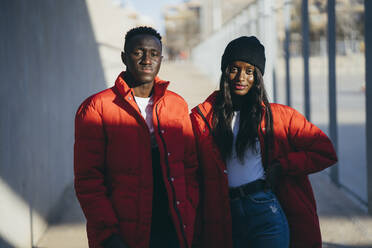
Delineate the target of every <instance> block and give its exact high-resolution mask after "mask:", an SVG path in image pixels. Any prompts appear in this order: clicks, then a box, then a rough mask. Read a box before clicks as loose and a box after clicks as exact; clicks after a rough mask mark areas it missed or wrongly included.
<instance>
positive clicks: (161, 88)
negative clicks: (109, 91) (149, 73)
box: [115, 71, 169, 102]
mask: <svg viewBox="0 0 372 248" xmlns="http://www.w3.org/2000/svg"><path fill="white" fill-rule="evenodd" d="M126 73H127V72H125V71H123V72H121V73H120V74H119V76H118V77H117V79H116V81H115V87H116V88H117V89H118V91H119V93H120V94H121V95H122V96H123V98H124V99H125V100H130V98H131V96H132V95H134V93H133V89H132V88H131V87H129V85H128V84H127V83H126V82H125V80H124V75H125V74H126ZM154 81H155V82H154V91H153V94H154V102H156V101H157V100H159V99H160V98H161V97H163V96H164V94H165V91H166V90H167V88H168V85H169V81H164V80H161V79H160V78H159V77H155V80H154Z"/></svg>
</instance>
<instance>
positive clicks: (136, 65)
mask: <svg viewBox="0 0 372 248" xmlns="http://www.w3.org/2000/svg"><path fill="white" fill-rule="evenodd" d="M161 51H162V49H161V43H160V41H159V40H158V39H157V38H156V37H155V36H152V35H146V34H144V35H142V34H141V35H136V36H134V37H132V39H130V40H129V43H128V46H127V51H125V53H122V60H123V62H124V64H125V65H126V66H127V72H129V73H130V74H131V76H132V77H133V79H134V81H135V82H134V83H136V84H144V83H152V82H154V79H155V77H156V75H157V74H158V72H159V69H160V64H161V60H162V55H161Z"/></svg>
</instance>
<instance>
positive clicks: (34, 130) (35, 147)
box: [0, 0, 106, 247]
mask: <svg viewBox="0 0 372 248" xmlns="http://www.w3.org/2000/svg"><path fill="white" fill-rule="evenodd" d="M0 31H1V33H2V34H3V35H2V37H3V39H1V41H0V58H1V60H0V75H1V84H0V115H1V118H0V193H1V198H2V199H1V204H0V210H1V211H0V220H1V222H0V247H12V246H15V247H29V246H31V245H32V244H35V243H36V242H37V240H38V239H39V238H40V236H41V234H42V233H43V232H44V231H45V228H46V226H47V224H48V222H49V221H50V220H53V219H55V218H57V217H58V214H60V213H61V212H62V211H59V210H61V207H63V204H60V201H61V197H62V195H64V194H65V193H64V192H66V189H67V188H68V187H69V186H70V187H71V184H72V181H73V142H74V137H73V135H74V115H75V112H76V110H77V108H78V105H79V104H80V103H81V102H82V101H83V100H84V99H85V98H86V97H87V96H89V95H91V94H92V93H94V92H97V91H99V90H102V89H104V88H106V84H105V82H104V73H103V67H102V64H101V61H100V57H99V53H98V45H97V44H96V40H95V35H94V33H93V29H92V25H91V20H90V19H89V13H88V10H87V6H86V3H85V1H84V0H78V1H68V2H65V1H58V0H51V1H43V0H35V1H27V0H2V1H1V2H0ZM4 192H5V193H4ZM4 197H5V198H4Z"/></svg>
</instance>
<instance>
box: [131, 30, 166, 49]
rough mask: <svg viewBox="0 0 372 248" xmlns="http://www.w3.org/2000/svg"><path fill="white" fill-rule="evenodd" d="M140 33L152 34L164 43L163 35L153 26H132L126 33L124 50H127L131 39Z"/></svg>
mask: <svg viewBox="0 0 372 248" xmlns="http://www.w3.org/2000/svg"><path fill="white" fill-rule="evenodd" d="M140 34H147V35H152V36H154V37H156V38H157V39H158V40H159V41H160V45H162V43H161V35H160V34H159V33H158V31H156V30H155V29H153V28H152V27H146V26H141V27H136V28H132V29H131V30H129V31H128V32H127V34H126V35H125V43H124V51H127V48H128V44H129V41H130V39H132V38H133V37H134V36H137V35H140Z"/></svg>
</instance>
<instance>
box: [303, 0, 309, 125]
mask: <svg viewBox="0 0 372 248" xmlns="http://www.w3.org/2000/svg"><path fill="white" fill-rule="evenodd" d="M308 6H309V4H308V0H302V20H301V26H302V56H303V60H304V109H305V116H306V118H307V119H308V120H310V76H309V8H308Z"/></svg>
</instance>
